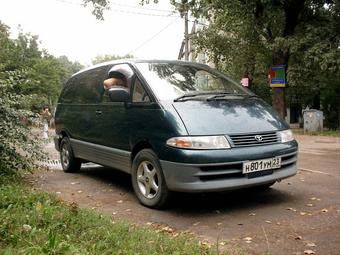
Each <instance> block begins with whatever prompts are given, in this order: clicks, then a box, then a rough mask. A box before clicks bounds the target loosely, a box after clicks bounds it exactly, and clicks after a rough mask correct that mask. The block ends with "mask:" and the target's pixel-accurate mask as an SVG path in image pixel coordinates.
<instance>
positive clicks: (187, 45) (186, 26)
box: [184, 6, 189, 60]
mask: <svg viewBox="0 0 340 255" xmlns="http://www.w3.org/2000/svg"><path fill="white" fill-rule="evenodd" d="M184 42H185V47H184V59H185V60H189V34H188V8H187V6H184Z"/></svg>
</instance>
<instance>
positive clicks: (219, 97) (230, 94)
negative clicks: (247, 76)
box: [207, 92, 253, 101]
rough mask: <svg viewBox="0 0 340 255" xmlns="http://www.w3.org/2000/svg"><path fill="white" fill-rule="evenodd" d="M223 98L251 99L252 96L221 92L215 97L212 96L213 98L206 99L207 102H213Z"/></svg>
mask: <svg viewBox="0 0 340 255" xmlns="http://www.w3.org/2000/svg"><path fill="white" fill-rule="evenodd" d="M225 96H242V97H244V96H247V97H248V96H249V97H253V95H247V94H238V93H231V92H221V93H218V94H217V95H214V96H211V97H209V98H207V101H213V100H216V99H222V98H223V97H225Z"/></svg>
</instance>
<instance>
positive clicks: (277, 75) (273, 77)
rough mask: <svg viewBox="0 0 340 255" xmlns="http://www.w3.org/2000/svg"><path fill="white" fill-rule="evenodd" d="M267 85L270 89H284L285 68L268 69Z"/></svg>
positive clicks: (274, 67)
mask: <svg viewBox="0 0 340 255" xmlns="http://www.w3.org/2000/svg"><path fill="white" fill-rule="evenodd" d="M268 78H269V83H270V87H272V88H284V87H286V68H285V66H283V65H281V66H273V67H271V68H270V71H269V74H268Z"/></svg>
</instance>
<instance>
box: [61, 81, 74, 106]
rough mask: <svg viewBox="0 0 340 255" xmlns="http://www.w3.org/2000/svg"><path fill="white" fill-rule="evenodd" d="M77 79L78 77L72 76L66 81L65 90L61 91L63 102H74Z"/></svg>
mask: <svg viewBox="0 0 340 255" xmlns="http://www.w3.org/2000/svg"><path fill="white" fill-rule="evenodd" d="M75 80H76V78H74V77H72V78H70V79H69V80H68V81H67V82H66V84H65V86H64V88H63V91H62V92H61V95H60V102H61V103H72V100H73V98H74V95H75V87H76V84H75Z"/></svg>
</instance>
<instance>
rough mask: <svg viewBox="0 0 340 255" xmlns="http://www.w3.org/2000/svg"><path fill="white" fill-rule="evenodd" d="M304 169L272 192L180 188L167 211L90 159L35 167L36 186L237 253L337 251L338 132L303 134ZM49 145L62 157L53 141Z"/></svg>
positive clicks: (301, 159) (124, 178) (126, 179)
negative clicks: (70, 168) (142, 199)
mask: <svg viewBox="0 0 340 255" xmlns="http://www.w3.org/2000/svg"><path fill="white" fill-rule="evenodd" d="M297 139H298V141H299V145H300V154H299V169H300V170H299V172H298V174H297V175H296V176H294V177H293V178H290V179H287V180H284V181H282V182H281V183H277V184H275V185H274V186H273V188H272V189H270V190H269V191H266V192H264V191H262V192H254V191H250V190H245V191H235V192H228V193H210V194H195V195H192V194H176V195H175V197H174V200H173V202H172V204H171V205H170V207H169V209H166V210H163V211H157V210H151V209H148V208H145V207H143V206H141V205H140V204H139V203H138V201H137V199H136V198H135V196H134V194H133V190H132V186H131V184H130V177H129V176H128V175H126V174H124V173H120V172H118V171H114V170H112V169H108V168H104V167H99V166H96V165H93V164H88V165H87V166H84V167H83V168H82V170H81V172H80V173H77V174H65V173H63V172H62V171H60V169H61V168H60V166H59V165H58V164H57V163H56V161H52V162H54V163H50V164H49V166H50V167H52V168H53V170H49V171H46V172H40V173H36V174H35V176H34V181H33V182H34V183H35V187H37V188H38V189H42V190H46V191H50V192H53V193H56V194H57V195H58V196H60V197H61V198H62V199H65V200H67V201H73V202H76V203H78V204H79V205H80V206H82V207H87V208H93V209H96V210H98V211H100V212H103V213H106V214H108V215H111V216H112V217H113V218H115V219H117V218H124V219H127V220H129V221H132V222H135V223H138V224H146V225H153V226H157V227H158V228H163V227H164V226H168V227H170V229H169V228H165V230H167V231H170V232H171V231H172V230H174V231H189V232H193V233H194V234H195V235H197V236H198V237H199V238H200V239H201V240H207V241H209V242H210V243H219V247H220V248H219V249H221V250H223V249H228V250H232V254H239V249H242V250H244V251H246V252H248V253H249V254H265V253H269V254H295V255H298V254H308V253H309V254H334V255H335V254H340V138H331V137H313V136H298V137H297ZM46 150H47V151H48V152H49V153H50V154H51V155H52V159H53V160H57V159H58V154H57V153H56V152H55V151H54V149H53V145H52V144H49V145H48V146H47V147H46Z"/></svg>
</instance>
